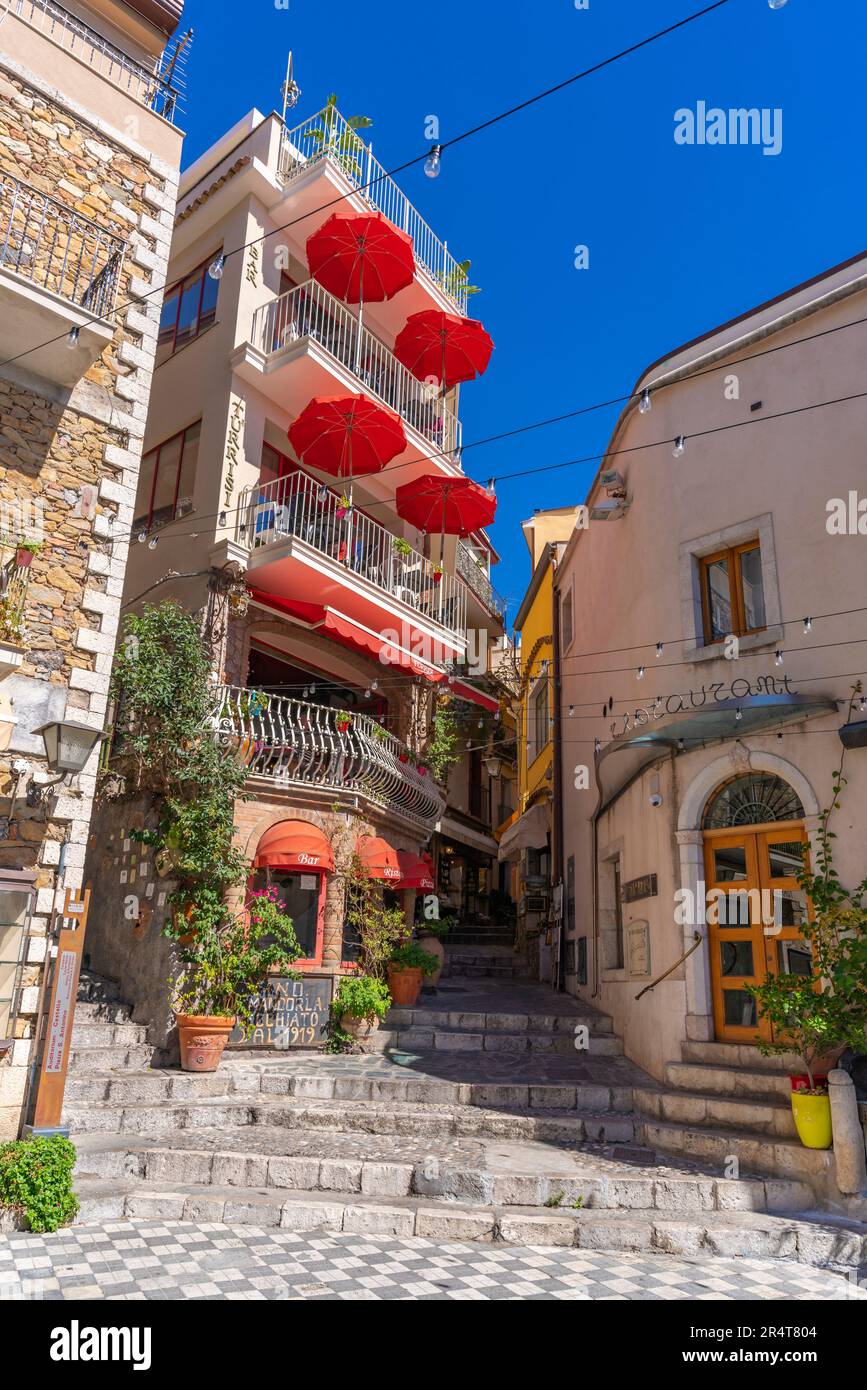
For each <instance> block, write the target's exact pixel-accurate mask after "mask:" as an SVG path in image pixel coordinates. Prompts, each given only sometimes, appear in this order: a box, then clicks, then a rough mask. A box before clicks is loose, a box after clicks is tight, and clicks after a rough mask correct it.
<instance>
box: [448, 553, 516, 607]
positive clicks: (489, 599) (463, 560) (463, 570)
mask: <svg viewBox="0 0 867 1390" xmlns="http://www.w3.org/2000/svg"><path fill="white" fill-rule="evenodd" d="M455 568H456V570H457V572H458V574H459V575H460V576H461V578H462V579H463V580H464V582H465V583H466V585H467V587H468V588H470V589H472V591H473V593H474V594H475V595H476V598H478V599H480V600H481V602H482V603H483V604H484V605H485V607H486V608H487V610H488V612H489V613H494V614H496V616H497V617H498V618H502V617H504V616H505V612H506V605H505V603H504V601H503V599H501V598H500V596H499V594H497V593H496V592H495V590H494V586H493V584H492V583H491V581H490V579H489V578H488V576H487V574H486V573H485V571H484V570H483V569H482V567H481V565H479V564H477V563H476V557H475V555H474V554H473V552H472V550H471V549H470V547H469V546H468V545H465V544H464V542H463V541H458V548H457V563H456V565H455Z"/></svg>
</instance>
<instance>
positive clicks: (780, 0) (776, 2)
mask: <svg viewBox="0 0 867 1390" xmlns="http://www.w3.org/2000/svg"><path fill="white" fill-rule="evenodd" d="M788 3H789V0H768V6H769V8H770V9H772V10H782V9H784V8H785V6H786V5H788Z"/></svg>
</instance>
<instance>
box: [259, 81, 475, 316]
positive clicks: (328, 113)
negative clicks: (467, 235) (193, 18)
mask: <svg viewBox="0 0 867 1390" xmlns="http://www.w3.org/2000/svg"><path fill="white" fill-rule="evenodd" d="M321 159H330V160H332V161H333V162H334V163H335V164H336V165H337V166H338V167H339V168H340V170H341V172H342V173H343V174H344V175H345V177H346V178H347V179H348V180H349V182H350V183H351V184H352V185H353V186H354V187H355V188H356V189H357V190H358V192H359V193H360V195H361V196H362V198H364V200H365V202H367V203H369V204H370V206H371V207H373V208H377V209H378V210H379V211H380V212H382V213H384V214H385V216H386V217H387V218H388V219H389V221H391V222H393V223H394V225H395V226H396V227H399V228H400V229H401V230H402V231H404V232H408V233H409V235H410V236H411V237H412V243H413V246H414V248H415V259H416V262H417V264H418V265H419V266H421V267H422V268H423V269H424V270H426V271H427V273H428V275H429V276H430V277H431V279H432V280H433V281H434V282H435V284H436V285H437V286H438V287H439V289H440V290H442V291H443V293H444V294H446V295H448V297H449V299H451V300H452V302H453V303H454V304H455V306H456V307H457V308H458V309H459V311H460V312H461V313H464V312H465V311H466V307H467V294H466V289H467V283H468V281H467V273H466V270H465V269H464V267H463V266H462V265H460V263H459V262H458V261H456V260H455V258H454V256H453V255H452V254H451V252H450V251H449V249H448V247H447V246H446V243H445V242H444V241H441V240H440V238H439V237H438V236H436V235H435V234H434V232H433V231H432V230H431V228H430V227H429V226H428V224H427V222H425V220H424V218H423V217H422V216H421V215H420V214H419V213H418V212H417V211H416V209H415V208H414V207H413V205H412V203H411V202H410V201H409V199H408V198H407V196H406V194H405V193H403V192H401V190H400V188H398V186H397V184H396V183H395V182H394V179H393V178H391V177H390V175H389V174H387V173H386V171H385V169H384V168H383V166H382V165H381V164H380V162H379V160H378V159H374V157H373V149H372V147H371V146H370V145H366V144H365V143H364V141H363V140H362V138H361V136H360V135H359V134H358V133H357V131H355V130H353V128H352V126H351V125H350V124H349V122H348V121H347V120H346V118H345V117H344V116H341V114H340V112H339V111H337V110H336V109H335V108H334V107H333V106H328V107H325V108H323V110H322V111H317V113H316V115H315V116H311V117H310V118H309V119H308V120H306V121H304V122H303V123H302V124H301V125H297V126H295V127H294V128H293V129H292V130H287V131H285V132H284V135H283V149H282V153H281V160H280V172H281V174H282V175H283V178H284V179H286V180H287V181H288V180H289V179H293V178H295V177H297V175H298V174H301V173H303V172H304V171H305V170H306V169H309V168H310V166H311V164H315V163H316V162H317V161H318V160H321Z"/></svg>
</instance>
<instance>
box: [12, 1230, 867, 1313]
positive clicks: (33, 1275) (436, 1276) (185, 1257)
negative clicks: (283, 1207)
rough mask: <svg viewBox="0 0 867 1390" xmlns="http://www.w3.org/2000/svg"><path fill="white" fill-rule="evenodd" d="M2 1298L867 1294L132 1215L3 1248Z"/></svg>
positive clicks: (775, 1267) (710, 1263)
mask: <svg viewBox="0 0 867 1390" xmlns="http://www.w3.org/2000/svg"><path fill="white" fill-rule="evenodd" d="M7 1299H8V1300H15V1299H38V1300H42V1299H45V1300H51V1301H64V1300H68V1301H72V1300H80V1299H99V1300H110V1301H124V1300H136V1301H143V1300H154V1301H160V1300H173V1301H174V1300H191V1301H196V1300H204V1299H208V1300H222V1299H225V1300H229V1301H231V1300H235V1299H244V1300H247V1299H249V1300H256V1301H261V1300H264V1299H268V1300H278V1301H284V1300H293V1301H300V1300H318V1301H355V1300H359V1299H360V1300H368V1301H369V1300H376V1301H379V1300H397V1301H422V1302H431V1301H439V1302H443V1301H463V1300H470V1299H471V1300H481V1301H489V1300H497V1301H500V1300H503V1301H518V1300H520V1301H522V1302H523V1301H527V1300H539V1301H547V1300H567V1301H570V1302H571V1301H576V1300H577V1301H591V1300H620V1301H644V1300H652V1301H658V1300H665V1301H669V1300H678V1301H689V1302H694V1301H696V1300H699V1299H701V1300H708V1301H725V1302H729V1301H736V1302H743V1301H772V1302H796V1301H801V1300H814V1299H816V1300H821V1301H832V1300H843V1299H852V1300H864V1299H867V1292H865V1290H863V1289H860V1288H858V1286H857V1283H856V1282H855V1281H854V1280H853V1279H850V1278H847V1277H846V1276H845V1275H841V1274H838V1273H834V1272H831V1271H828V1270H816V1269H811V1268H809V1267H807V1266H804V1265H798V1264H792V1263H789V1262H785V1261H780V1260H768V1259H755V1258H747V1259H731V1258H727V1257H714V1256H711V1255H709V1254H703V1255H701V1256H698V1257H692V1258H690V1257H687V1258H683V1257H680V1258H675V1257H672V1256H666V1255H662V1254H655V1255H636V1254H630V1253H623V1252H603V1251H595V1250H589V1249H588V1250H584V1249H574V1248H562V1249H561V1248H553V1247H550V1246H545V1245H543V1244H541V1243H534V1244H533V1245H529V1246H507V1245H490V1246H485V1245H479V1244H477V1243H474V1242H469V1243H468V1242H461V1241H452V1242H443V1241H440V1240H437V1239H435V1238H423V1237H417V1236H414V1237H399V1236H371V1235H366V1234H357V1233H336V1232H324V1231H320V1232H310V1231H306V1232H303V1231H291V1230H285V1229H280V1228H276V1227H272V1228H262V1227H256V1226H253V1225H239V1226H236V1227H231V1228H227V1227H226V1226H223V1225H218V1224H216V1223H207V1222H206V1223H203V1224H202V1225H194V1224H192V1223H187V1222H177V1221H166V1220H159V1219H158V1220H154V1219H131V1220H121V1221H108V1222H99V1223H95V1224H93V1225H91V1226H88V1227H80V1226H78V1227H72V1228H68V1229H65V1230H61V1231H58V1232H56V1233H55V1234H53V1235H30V1234H25V1233H18V1234H13V1235H11V1236H9V1237H7V1238H5V1239H0V1302H2V1301H5V1300H7Z"/></svg>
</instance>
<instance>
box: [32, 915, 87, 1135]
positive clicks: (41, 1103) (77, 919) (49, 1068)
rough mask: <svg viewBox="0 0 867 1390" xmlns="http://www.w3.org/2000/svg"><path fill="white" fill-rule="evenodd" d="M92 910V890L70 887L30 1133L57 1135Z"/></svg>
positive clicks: (47, 1014)
mask: <svg viewBox="0 0 867 1390" xmlns="http://www.w3.org/2000/svg"><path fill="white" fill-rule="evenodd" d="M89 911H90V889H89V888H85V889H84V890H83V892H81V893H78V892H77V891H76V890H74V889H72V888H67V890H66V899H65V901H64V904H63V926H62V927H61V929H60V935H59V938H58V942H57V958H56V960H55V963H54V973H53V977H52V981H51V1002H50V1005H49V1007H48V1009H47V1011H46V1012H45V1013H44V1014H43V1016H42V1020H41V1022H42V1025H43V1032H42V1056H41V1062H40V1066H39V1082H38V1086H37V1091H36V1105H35V1108H34V1111H33V1120H32V1122H31V1123H30V1124H29V1125H27V1126H25V1133H28V1134H58V1133H61V1134H62V1133H65V1132H66V1131H65V1130H64V1129H62V1128H61V1124H60V1117H61V1115H62V1113H63V1093H64V1090H65V1089H66V1069H67V1066H68V1065H69V1048H70V1043H71V1042H72V1023H73V1019H74V1017H75V996H76V991H77V989H78V975H79V971H80V969H81V956H82V951H83V949H84V932H85V928H86V926H87V914H88V912H89Z"/></svg>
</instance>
